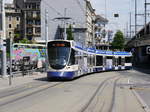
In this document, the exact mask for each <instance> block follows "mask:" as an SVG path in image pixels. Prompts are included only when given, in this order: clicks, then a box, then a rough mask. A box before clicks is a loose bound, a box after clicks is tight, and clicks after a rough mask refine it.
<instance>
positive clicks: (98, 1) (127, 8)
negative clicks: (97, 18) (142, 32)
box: [91, 0, 150, 32]
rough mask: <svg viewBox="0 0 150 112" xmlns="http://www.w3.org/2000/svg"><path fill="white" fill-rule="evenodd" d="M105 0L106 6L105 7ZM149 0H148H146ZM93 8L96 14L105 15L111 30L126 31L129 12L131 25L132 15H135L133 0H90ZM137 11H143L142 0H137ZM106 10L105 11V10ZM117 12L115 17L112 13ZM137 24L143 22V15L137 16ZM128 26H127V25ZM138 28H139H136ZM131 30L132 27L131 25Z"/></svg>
mask: <svg viewBox="0 0 150 112" xmlns="http://www.w3.org/2000/svg"><path fill="white" fill-rule="evenodd" d="M105 1H106V8H105ZM147 1H150V0H147ZM91 3H92V5H93V8H94V9H96V12H97V14H100V15H102V16H104V17H105V15H106V17H107V19H108V20H109V23H108V28H109V29H110V30H111V29H112V30H114V31H115V30H118V29H120V30H122V31H123V32H127V29H129V20H130V16H129V13H130V12H131V14H132V16H131V17H132V25H134V23H135V22H134V15H135V13H134V12H135V0H91ZM137 8H138V10H137V12H138V13H143V12H144V0H137ZM105 11H106V12H105ZM116 13H117V14H119V17H118V18H115V17H114V16H113V15H114V14H116ZM137 19H138V22H137V23H138V24H144V21H143V20H144V17H139V16H138V17H137ZM127 26H128V27H127ZM138 29H140V28H138ZM132 30H134V28H133V27H132Z"/></svg>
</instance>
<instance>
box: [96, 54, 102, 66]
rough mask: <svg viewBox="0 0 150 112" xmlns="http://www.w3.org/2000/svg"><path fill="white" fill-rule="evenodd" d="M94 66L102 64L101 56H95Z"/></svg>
mask: <svg viewBox="0 0 150 112" xmlns="http://www.w3.org/2000/svg"><path fill="white" fill-rule="evenodd" d="M96 66H103V56H96Z"/></svg>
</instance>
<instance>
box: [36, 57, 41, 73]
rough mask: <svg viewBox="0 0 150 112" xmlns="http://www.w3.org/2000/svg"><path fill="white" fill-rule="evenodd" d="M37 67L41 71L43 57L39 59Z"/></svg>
mask: <svg viewBox="0 0 150 112" xmlns="http://www.w3.org/2000/svg"><path fill="white" fill-rule="evenodd" d="M37 69H38V71H40V72H41V69H42V60H41V59H38V62H37Z"/></svg>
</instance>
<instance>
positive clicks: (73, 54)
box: [69, 49, 75, 65]
mask: <svg viewBox="0 0 150 112" xmlns="http://www.w3.org/2000/svg"><path fill="white" fill-rule="evenodd" d="M74 64H75V51H74V50H73V49H72V50H71V55H70V60H69V65H74Z"/></svg>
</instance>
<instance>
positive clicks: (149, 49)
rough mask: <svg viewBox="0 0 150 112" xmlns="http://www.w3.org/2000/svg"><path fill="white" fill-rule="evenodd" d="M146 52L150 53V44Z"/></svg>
mask: <svg viewBox="0 0 150 112" xmlns="http://www.w3.org/2000/svg"><path fill="white" fill-rule="evenodd" d="M146 54H150V46H147V48H146Z"/></svg>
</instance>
